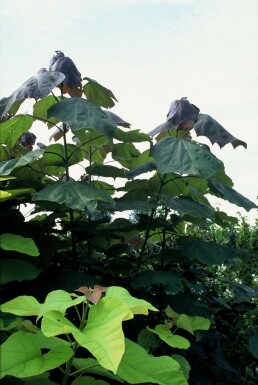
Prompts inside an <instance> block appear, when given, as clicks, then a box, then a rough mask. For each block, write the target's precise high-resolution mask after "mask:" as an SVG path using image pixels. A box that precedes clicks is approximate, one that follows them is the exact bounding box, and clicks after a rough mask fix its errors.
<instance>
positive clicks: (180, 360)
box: [171, 354, 191, 380]
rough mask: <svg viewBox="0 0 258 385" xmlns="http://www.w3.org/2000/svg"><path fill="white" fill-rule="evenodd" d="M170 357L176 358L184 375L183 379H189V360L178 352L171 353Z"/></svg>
mask: <svg viewBox="0 0 258 385" xmlns="http://www.w3.org/2000/svg"><path fill="white" fill-rule="evenodd" d="M171 358H173V360H176V361H177V362H178V363H179V364H180V367H181V370H182V372H183V375H184V377H185V379H186V380H188V379H189V372H190V370H191V366H190V365H189V362H188V361H187V360H186V359H185V358H184V357H183V356H180V355H179V354H172V356H171Z"/></svg>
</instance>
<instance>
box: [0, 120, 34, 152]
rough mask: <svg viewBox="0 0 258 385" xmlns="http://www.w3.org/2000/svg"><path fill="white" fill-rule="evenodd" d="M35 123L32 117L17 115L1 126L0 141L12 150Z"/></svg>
mask: <svg viewBox="0 0 258 385" xmlns="http://www.w3.org/2000/svg"><path fill="white" fill-rule="evenodd" d="M32 123H33V118H32V116H28V115H17V116H15V117H14V118H12V119H10V120H7V121H6V122H4V123H1V125H0V141H1V143H2V144H5V145H6V146H7V147H8V149H12V148H13V147H14V145H15V144H16V143H17V140H18V139H19V138H20V136H21V135H22V134H23V133H24V132H26V131H29V129H30V128H31V126H32Z"/></svg>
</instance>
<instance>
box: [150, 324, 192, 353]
mask: <svg viewBox="0 0 258 385" xmlns="http://www.w3.org/2000/svg"><path fill="white" fill-rule="evenodd" d="M148 330H149V331H150V332H152V333H154V334H157V335H158V336H159V338H160V339H161V340H162V341H164V342H166V344H168V345H169V346H171V347H172V348H177V349H188V348H189V347H190V342H189V341H188V340H187V339H186V338H184V337H182V336H179V335H174V334H172V332H171V330H169V329H168V328H166V326H165V325H157V326H155V329H151V328H148Z"/></svg>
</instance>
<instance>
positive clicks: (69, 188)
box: [32, 181, 114, 213]
mask: <svg viewBox="0 0 258 385" xmlns="http://www.w3.org/2000/svg"><path fill="white" fill-rule="evenodd" d="M32 200H33V201H41V200H42V201H44V200H45V201H50V202H56V203H59V204H63V203H64V204H65V205H66V206H68V207H70V208H72V209H78V210H86V211H89V212H90V213H93V212H94V211H95V209H96V207H97V203H98V202H102V203H103V204H106V205H107V206H108V207H109V208H113V207H114V201H113V199H112V198H111V197H110V195H109V194H108V193H106V192H105V191H104V190H99V189H96V188H93V187H91V186H89V185H88V184H87V183H82V182H73V181H68V182H59V183H58V182H57V183H55V184H53V185H51V186H48V187H46V188H45V189H43V190H41V191H39V192H37V193H36V194H34V196H33V199H32Z"/></svg>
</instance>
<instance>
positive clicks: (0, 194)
mask: <svg viewBox="0 0 258 385" xmlns="http://www.w3.org/2000/svg"><path fill="white" fill-rule="evenodd" d="M34 192H35V190H34V189H33V188H17V189H13V190H5V191H3V190H0V202H3V201H6V200H8V199H13V198H15V197H18V199H20V198H21V196H24V195H26V194H33V193H34Z"/></svg>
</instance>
